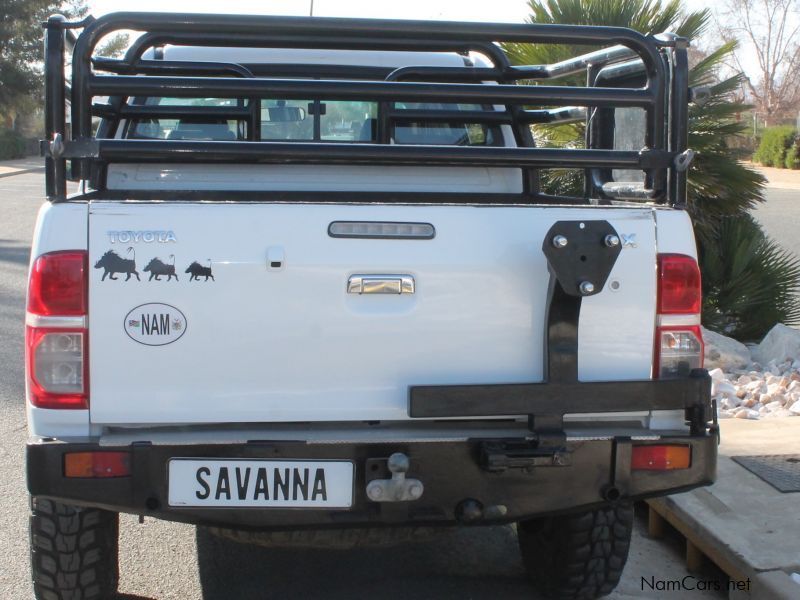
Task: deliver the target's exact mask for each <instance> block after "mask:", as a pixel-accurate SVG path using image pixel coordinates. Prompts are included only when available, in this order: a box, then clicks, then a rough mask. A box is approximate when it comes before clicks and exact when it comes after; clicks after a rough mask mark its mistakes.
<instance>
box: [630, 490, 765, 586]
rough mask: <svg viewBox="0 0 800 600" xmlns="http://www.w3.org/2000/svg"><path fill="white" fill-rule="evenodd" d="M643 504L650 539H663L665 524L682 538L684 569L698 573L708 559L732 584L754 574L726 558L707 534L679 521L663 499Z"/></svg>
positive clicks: (654, 499)
mask: <svg viewBox="0 0 800 600" xmlns="http://www.w3.org/2000/svg"><path fill="white" fill-rule="evenodd" d="M645 503H646V504H647V507H648V510H647V512H648V514H647V532H648V533H649V534H650V537H653V538H656V539H657V538H661V537H663V536H664V533H665V528H666V525H667V524H669V525H671V526H672V527H673V528H674V529H675V530H677V531H678V533H680V534H681V535H682V536H683V537H684V538H685V540H686V568H687V570H688V571H689V572H690V573H696V572H698V571H700V570H701V569H702V568H703V565H704V563H705V561H706V560H709V561H711V562H712V563H714V564H715V565H716V566H717V567H719V569H720V570H722V571H723V572H724V573H725V574H726V575H727V576H728V577H730V578H731V579H732V580H735V581H744V580H746V579H747V578H748V577H751V578H752V577H753V576H754V575H755V573H753V572H748V571H747V570H745V569H743V568H742V566H741V565H739V564H737V562H735V561H734V560H732V559H731V557H729V556H727V555H726V554H725V553H724V552H723V551H722V549H721V548H720V545H719V544H718V543H717V541H716V540H715V539H713V537H711V536H710V535H708V533H707V532H704V531H703V530H702V529H701V528H695V527H692V526H691V525H690V524H688V523H686V521H684V520H683V519H681V518H680V516H679V515H678V514H677V513H676V512H675V511H674V510H673V509H672V508H671V507H670V505H669V503H668V502H667V501H666V500H665V499H664V498H652V499H650V500H646V501H645Z"/></svg>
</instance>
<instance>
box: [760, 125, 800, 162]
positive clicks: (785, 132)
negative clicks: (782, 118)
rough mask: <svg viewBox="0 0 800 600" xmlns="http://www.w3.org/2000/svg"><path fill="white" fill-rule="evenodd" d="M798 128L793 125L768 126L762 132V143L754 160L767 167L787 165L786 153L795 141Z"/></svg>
mask: <svg viewBox="0 0 800 600" xmlns="http://www.w3.org/2000/svg"><path fill="white" fill-rule="evenodd" d="M796 136H797V130H796V129H795V128H794V127H792V126H791V125H780V126H778V127H768V128H767V129H765V130H764V131H763V133H762V134H761V143H760V144H759V145H758V150H756V153H755V155H754V156H753V160H754V161H756V162H758V163H761V164H762V165H764V166H766V167H778V168H780V169H782V168H784V167H785V166H786V153H787V151H788V150H789V148H791V146H792V144H793V143H794V138H795V137H796Z"/></svg>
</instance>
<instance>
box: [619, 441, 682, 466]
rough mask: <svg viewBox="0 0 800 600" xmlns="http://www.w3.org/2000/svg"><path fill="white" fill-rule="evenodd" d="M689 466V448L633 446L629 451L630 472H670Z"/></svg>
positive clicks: (676, 446)
mask: <svg viewBox="0 0 800 600" xmlns="http://www.w3.org/2000/svg"><path fill="white" fill-rule="evenodd" d="M691 465H692V448H691V446H678V445H675V446H673V445H664V446H662V445H657V446H633V448H632V449H631V470H632V471H672V470H674V469H688V468H689V467H690V466H691Z"/></svg>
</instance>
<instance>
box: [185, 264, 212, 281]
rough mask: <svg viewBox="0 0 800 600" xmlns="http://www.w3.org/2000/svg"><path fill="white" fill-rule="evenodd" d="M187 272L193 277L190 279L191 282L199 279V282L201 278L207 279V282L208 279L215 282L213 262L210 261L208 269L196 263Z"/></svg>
mask: <svg viewBox="0 0 800 600" xmlns="http://www.w3.org/2000/svg"><path fill="white" fill-rule="evenodd" d="M186 272H187V273H191V274H192V276H191V277H189V281H192V280H194V279H197V280H198V281H199V280H200V278H201V277H205V278H206V279H205V280H206V281H208V278H209V277H211V280H212V281H215V279H214V276H213V275H212V274H211V262H210V261H209V263H208V266H207V267H204V266H203V265H201V264H200V263H199V262H197V261H194V262H193V263H192V264H190V265H189V267H188V268H187V269H186Z"/></svg>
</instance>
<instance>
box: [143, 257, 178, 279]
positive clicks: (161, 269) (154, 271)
mask: <svg viewBox="0 0 800 600" xmlns="http://www.w3.org/2000/svg"><path fill="white" fill-rule="evenodd" d="M169 258H170V264H167V263H165V262H164V261H162V260H161V259H160V258H153V259H151V260H150V262H149V263H147V266H146V267H145V268H144V270H145V272H147V271H149V272H150V279H148V280H147V281H152V280H153V277H155V279H156V281H161V279H159V277H161V276H162V275H166V276H167V281H170V280H171V279H172V278H173V277H174V278H175V281H178V274H177V273H176V272H175V255H174V254H170V255H169Z"/></svg>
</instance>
